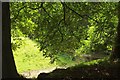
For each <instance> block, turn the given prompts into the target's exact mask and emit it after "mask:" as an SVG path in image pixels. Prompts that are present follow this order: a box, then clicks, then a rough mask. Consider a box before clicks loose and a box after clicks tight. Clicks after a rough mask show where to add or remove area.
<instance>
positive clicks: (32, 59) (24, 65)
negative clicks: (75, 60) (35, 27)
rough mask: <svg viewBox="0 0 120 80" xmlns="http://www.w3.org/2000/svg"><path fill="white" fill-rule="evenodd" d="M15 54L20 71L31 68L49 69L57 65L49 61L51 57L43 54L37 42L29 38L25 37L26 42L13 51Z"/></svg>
mask: <svg viewBox="0 0 120 80" xmlns="http://www.w3.org/2000/svg"><path fill="white" fill-rule="evenodd" d="M13 55H14V59H15V64H16V67H17V71H18V73H21V72H25V71H30V70H42V69H48V68H53V67H55V66H56V65H55V64H50V63H49V62H50V59H49V58H44V57H43V56H42V52H40V51H39V48H37V46H36V42H34V41H32V40H30V39H29V38H25V39H24V44H22V45H21V46H20V48H17V50H15V51H13Z"/></svg>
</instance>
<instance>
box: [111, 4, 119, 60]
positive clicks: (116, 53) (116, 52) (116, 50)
mask: <svg viewBox="0 0 120 80" xmlns="http://www.w3.org/2000/svg"><path fill="white" fill-rule="evenodd" d="M117 10H118V26H117V34H116V38H115V46H114V49H113V54H112V55H111V59H120V2H118V7H117Z"/></svg>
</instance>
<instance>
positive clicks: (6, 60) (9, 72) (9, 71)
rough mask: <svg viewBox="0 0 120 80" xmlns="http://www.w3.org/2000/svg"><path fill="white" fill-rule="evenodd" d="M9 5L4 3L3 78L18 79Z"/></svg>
mask: <svg viewBox="0 0 120 80" xmlns="http://www.w3.org/2000/svg"><path fill="white" fill-rule="evenodd" d="M10 23H11V22H10V10H9V3H8V2H3V3H2V34H3V35H2V48H3V49H2V50H3V52H2V78H3V79H6V78H17V77H18V76H19V75H18V73H17V70H16V66H15V62H14V57H13V54H12V49H11V28H10V25H11V24H10Z"/></svg>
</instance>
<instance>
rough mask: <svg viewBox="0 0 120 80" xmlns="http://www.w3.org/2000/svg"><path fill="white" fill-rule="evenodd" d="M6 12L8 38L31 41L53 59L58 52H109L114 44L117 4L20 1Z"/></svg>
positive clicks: (76, 54)
mask: <svg viewBox="0 0 120 80" xmlns="http://www.w3.org/2000/svg"><path fill="white" fill-rule="evenodd" d="M10 11H11V16H10V18H11V33H12V38H13V39H14V40H15V39H16V38H17V37H19V36H26V37H29V38H30V39H32V40H35V41H36V42H37V43H38V47H39V48H40V51H43V52H44V54H43V55H44V56H45V57H50V58H51V60H53V62H54V60H57V55H58V54H67V55H69V56H79V55H80V54H89V53H96V54H97V53H104V54H109V51H111V50H112V46H113V45H114V38H115V35H116V27H117V24H118V18H117V3H105V2H103V3H100V2H98V3H94V2H92V3H88V2H85V3H82V2H81V3H76V2H73V3H67V2H64V3H63V2H56V3H52V2H51V3H47V2H35V3H25V2H20V3H10ZM12 44H13V46H14V45H15V44H14V43H12Z"/></svg>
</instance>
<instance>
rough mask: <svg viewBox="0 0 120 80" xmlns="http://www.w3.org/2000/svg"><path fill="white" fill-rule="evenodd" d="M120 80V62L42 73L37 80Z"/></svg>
mask: <svg viewBox="0 0 120 80" xmlns="http://www.w3.org/2000/svg"><path fill="white" fill-rule="evenodd" d="M76 79H77V80H120V61H114V62H108V61H107V62H105V61H104V62H101V63H99V64H94V65H83V66H79V65H77V66H75V67H70V68H67V69H55V70H53V71H52V72H50V73H40V74H39V75H38V77H37V80H76Z"/></svg>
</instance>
